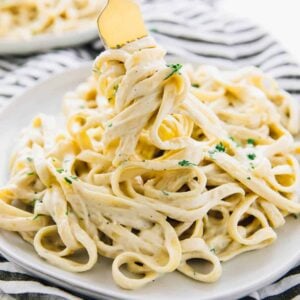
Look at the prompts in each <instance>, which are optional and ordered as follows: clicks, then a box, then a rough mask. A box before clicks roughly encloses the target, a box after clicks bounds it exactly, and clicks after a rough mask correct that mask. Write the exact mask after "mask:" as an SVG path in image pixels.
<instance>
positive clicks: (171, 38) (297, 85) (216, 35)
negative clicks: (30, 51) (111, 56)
mask: <svg viewBox="0 0 300 300" xmlns="http://www.w3.org/2000/svg"><path fill="white" fill-rule="evenodd" d="M141 2H142V9H143V14H144V17H145V19H146V22H147V24H148V28H149V29H150V30H151V31H152V34H153V36H154V37H155V39H156V40H157V42H158V43H160V44H161V45H162V46H163V47H165V48H166V49H167V51H168V53H169V54H170V55H171V56H176V57H178V56H180V57H183V59H186V60H188V61H192V62H196V63H201V64H212V65H216V66H219V67H221V68H239V67H244V66H248V65H255V66H257V67H260V68H261V69H262V70H263V71H264V72H266V73H267V74H269V75H271V76H273V77H275V78H276V79H277V80H278V82H279V83H280V85H281V87H282V88H284V89H286V90H287V91H288V92H290V93H292V94H293V95H294V96H295V97H299V98H300V68H299V66H298V65H297V64H296V63H295V62H294V60H293V58H292V57H291V56H290V55H289V53H287V52H286V50H285V49H284V48H283V47H282V46H281V45H280V44H279V43H278V42H277V41H276V40H275V39H274V38H273V37H272V36H270V35H269V34H268V33H267V32H266V31H265V30H264V29H262V28H259V27H257V26H256V25H255V24H253V23H252V22H251V21H248V20H245V19H240V18H236V17H233V16H231V15H229V14H225V13H224V12H222V11H220V10H218V8H217V7H216V5H214V1H212V0H185V1H182V0H141ZM191 8H192V9H191ZM102 50H103V46H102V45H101V43H100V41H98V40H97V41H93V42H91V43H89V44H86V45H84V46H82V47H76V48H68V49H58V50H52V51H48V52H46V53H39V54H36V55H32V56H26V57H0V108H1V107H2V106H4V105H5V104H7V103H9V101H10V100H11V98H12V97H13V96H15V95H17V94H19V93H22V92H23V91H24V90H25V89H27V88H29V87H31V86H33V85H35V84H36V83H37V81H40V80H43V79H45V78H47V77H49V76H50V75H52V74H55V73H59V72H61V71H63V70H65V69H67V68H72V67H75V66H77V65H79V64H80V63H82V62H84V61H88V60H92V59H94V58H95V57H96V55H98V54H99V52H100V51H102ZM298 295H300V264H299V265H298V266H296V267H295V268H294V269H293V270H291V271H290V272H288V273H287V274H286V275H285V276H283V277H282V278H281V279H280V280H278V281H277V282H275V283H273V284H272V285H270V286H267V287H265V288H262V289H261V290H259V291H257V292H254V293H252V294H251V295H249V296H248V297H245V298H243V300H246V299H249V300H250V299H268V300H271V299H284V300H286V299H296V298H298V297H299V296H298ZM0 299H21V300H23V299H40V300H42V299H43V300H65V299H68V300H69V299H70V300H71V299H85V298H84V296H79V295H72V294H70V293H69V292H67V291H64V290H62V289H59V288H57V287H54V286H52V285H51V284H49V283H47V282H45V281H43V280H41V279H38V278H34V277H32V276H30V275H28V274H27V273H26V271H24V270H23V269H22V268H20V267H18V266H16V265H15V264H14V263H11V262H8V261H6V260H5V259H4V258H3V257H1V255H0ZM298 299H300V297H299V298H298Z"/></svg>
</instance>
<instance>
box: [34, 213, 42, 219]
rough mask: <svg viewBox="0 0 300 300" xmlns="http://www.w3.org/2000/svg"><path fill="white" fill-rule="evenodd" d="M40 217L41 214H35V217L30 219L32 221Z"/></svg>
mask: <svg viewBox="0 0 300 300" xmlns="http://www.w3.org/2000/svg"><path fill="white" fill-rule="evenodd" d="M41 216H43V215H42V214H37V215H35V216H34V217H33V218H32V220H36V219H37V218H39V217H41Z"/></svg>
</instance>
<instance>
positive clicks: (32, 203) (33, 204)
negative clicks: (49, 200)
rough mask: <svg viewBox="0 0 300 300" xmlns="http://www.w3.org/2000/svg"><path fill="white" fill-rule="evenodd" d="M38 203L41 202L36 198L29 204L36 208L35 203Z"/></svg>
mask: <svg viewBox="0 0 300 300" xmlns="http://www.w3.org/2000/svg"><path fill="white" fill-rule="evenodd" d="M37 201H39V199H36V198H34V199H33V200H32V201H31V202H30V203H29V204H30V205H31V206H35V203H36V202H37Z"/></svg>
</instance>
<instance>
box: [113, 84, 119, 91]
mask: <svg viewBox="0 0 300 300" xmlns="http://www.w3.org/2000/svg"><path fill="white" fill-rule="evenodd" d="M118 89H119V85H118V84H117V85H115V86H114V91H115V93H116V92H117V91H118Z"/></svg>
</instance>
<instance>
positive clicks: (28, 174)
mask: <svg viewBox="0 0 300 300" xmlns="http://www.w3.org/2000/svg"><path fill="white" fill-rule="evenodd" d="M34 174H35V173H34V172H29V173H27V176H32V175H34Z"/></svg>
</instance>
